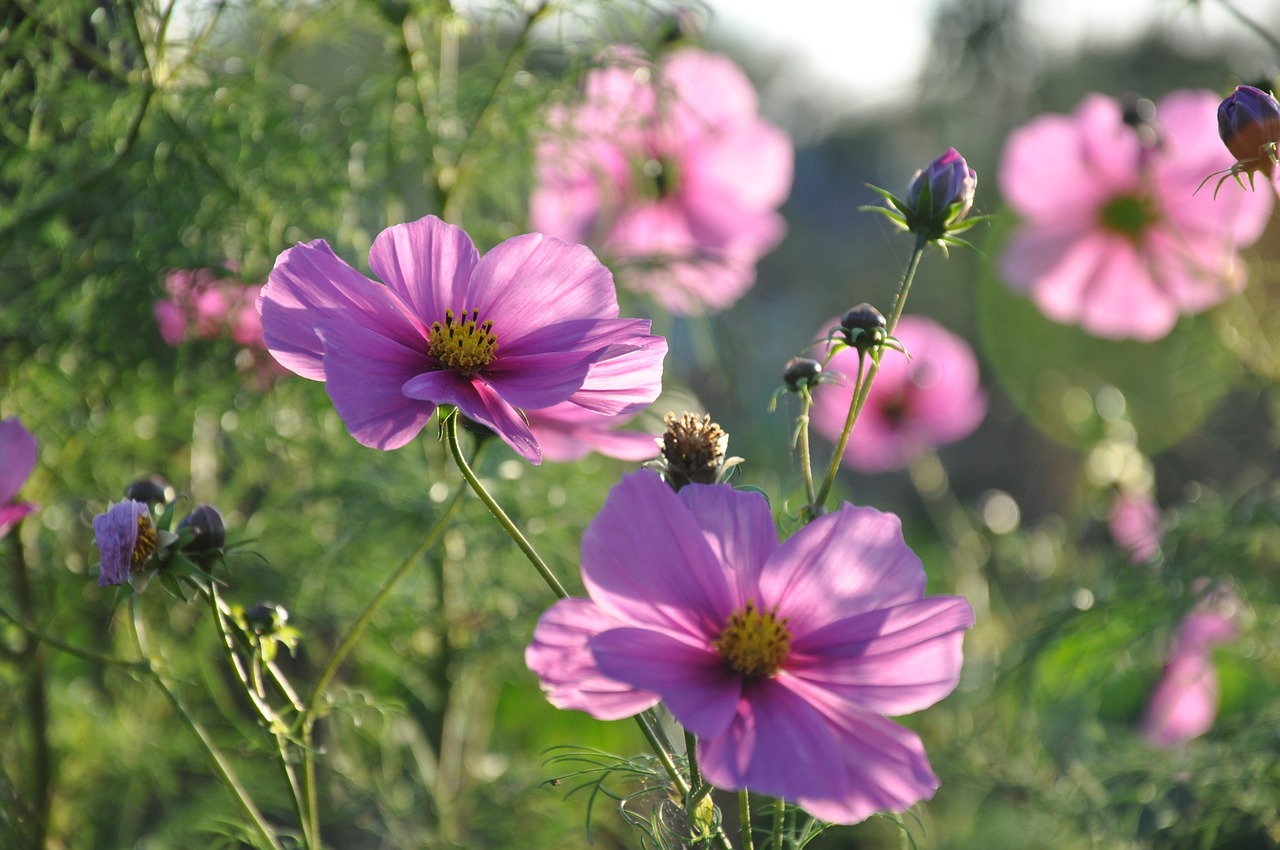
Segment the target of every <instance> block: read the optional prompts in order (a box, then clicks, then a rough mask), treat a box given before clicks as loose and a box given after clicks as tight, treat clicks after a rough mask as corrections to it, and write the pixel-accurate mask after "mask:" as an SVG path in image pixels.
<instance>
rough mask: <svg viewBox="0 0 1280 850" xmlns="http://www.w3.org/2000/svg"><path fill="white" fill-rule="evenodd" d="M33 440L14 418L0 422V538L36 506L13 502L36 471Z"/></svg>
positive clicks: (34, 441) (34, 443)
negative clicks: (33, 471)
mask: <svg viewBox="0 0 1280 850" xmlns="http://www.w3.org/2000/svg"><path fill="white" fill-rule="evenodd" d="M36 451H37V447H36V438H35V437H33V436H32V435H31V432H29V431H28V430H27V429H26V428H23V427H22V423H21V422H19V421H18V420H17V419H16V418H14V419H4V420H0V537H4V536H6V535H7V534H8V533H9V532H10V531H11V530H12V529H13V527H14V526H15V525H17V524H18V523H19V522H20V521H21V520H22V518H23V517H25V516H26V515H27V514H29V513H31V512H33V511H34V510H35V509H36V506H35V505H33V504H32V503H30V502H19V501H17V496H18V491H19V490H21V489H22V485H23V484H25V483H26V481H27V479H28V478H30V477H31V470H33V469H35V468H36Z"/></svg>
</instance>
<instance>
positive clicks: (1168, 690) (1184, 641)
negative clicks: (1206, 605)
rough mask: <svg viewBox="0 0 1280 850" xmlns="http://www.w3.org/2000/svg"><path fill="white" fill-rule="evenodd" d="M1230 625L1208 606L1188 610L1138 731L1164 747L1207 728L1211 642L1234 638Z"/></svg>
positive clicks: (1214, 690)
mask: <svg viewBox="0 0 1280 850" xmlns="http://www.w3.org/2000/svg"><path fill="white" fill-rule="evenodd" d="M1235 637H1236V627H1235V624H1234V623H1232V622H1231V620H1230V619H1228V618H1227V617H1225V616H1223V615H1221V614H1217V613H1213V612H1210V611H1193V612H1192V613H1190V614H1188V615H1187V617H1186V619H1184V620H1183V621H1182V625H1181V626H1180V627H1179V629H1178V636H1177V638H1176V640H1175V641H1174V646H1173V653H1172V656H1171V657H1170V659H1169V663H1168V664H1167V665H1166V666H1165V668H1164V676H1163V677H1162V678H1161V679H1160V683H1159V684H1158V685H1156V689H1155V691H1154V692H1153V693H1152V695H1151V701H1150V703H1148V705H1147V713H1146V716H1145V718H1144V719H1143V722H1142V735H1143V737H1144V738H1146V739H1147V740H1148V741H1150V742H1151V743H1153V744H1156V745H1157V746H1162V747H1170V746H1174V745H1176V744H1180V743H1183V742H1184V741H1190V740H1191V739H1192V738H1197V737H1199V736H1201V735H1203V734H1204V733H1205V732H1208V731H1209V729H1210V727H1212V726H1213V721H1214V718H1215V717H1216V716H1217V713H1218V673H1217V671H1216V670H1215V669H1214V666H1213V647H1214V646H1215V645H1217V644H1220V643H1226V642H1228V641H1231V640H1234V639H1235Z"/></svg>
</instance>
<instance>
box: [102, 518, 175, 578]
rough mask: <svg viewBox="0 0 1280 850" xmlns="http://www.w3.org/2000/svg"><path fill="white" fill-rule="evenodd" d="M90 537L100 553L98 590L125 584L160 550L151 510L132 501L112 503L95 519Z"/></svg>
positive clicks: (157, 532)
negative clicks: (96, 544) (91, 536)
mask: <svg viewBox="0 0 1280 850" xmlns="http://www.w3.org/2000/svg"><path fill="white" fill-rule="evenodd" d="M93 536H94V538H95V539H96V540H97V543H98V551H99V552H101V553H102V560H101V563H100V564H99V567H98V584H99V585H100V586H102V587H106V586H108V585H116V584H123V583H124V582H126V581H129V580H130V578H131V577H132V574H133V573H135V572H140V571H142V570H143V569H144V568H145V565H146V563H147V561H148V560H149V559H150V558H151V556H152V555H154V554H155V553H156V550H157V549H158V548H159V547H160V532H159V531H158V530H157V529H156V527H155V524H154V523H153V522H152V521H151V509H150V508H148V507H147V506H146V505H145V504H143V503H142V502H135V501H133V500H132V499H126V500H125V501H123V502H116V503H112V504H110V505H108V506H107V510H106V513H101V514H98V515H97V516H95V517H94V518H93Z"/></svg>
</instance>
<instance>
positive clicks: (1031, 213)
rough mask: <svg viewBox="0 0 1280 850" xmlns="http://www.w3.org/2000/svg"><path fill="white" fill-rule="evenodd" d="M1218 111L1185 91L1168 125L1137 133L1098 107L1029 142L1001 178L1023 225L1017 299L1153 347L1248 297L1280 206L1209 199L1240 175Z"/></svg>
mask: <svg viewBox="0 0 1280 850" xmlns="http://www.w3.org/2000/svg"><path fill="white" fill-rule="evenodd" d="M1218 100H1219V99H1218V96H1217V95H1215V94H1213V93H1212V92H1209V91H1177V92H1173V93H1171V94H1169V95H1167V96H1166V97H1165V98H1164V99H1163V100H1161V101H1160V103H1159V104H1158V106H1157V107H1156V119H1155V124H1154V126H1150V125H1141V126H1139V127H1135V126H1133V125H1131V124H1126V123H1125V120H1124V110H1123V107H1122V106H1121V104H1120V102H1119V101H1117V100H1115V99H1113V98H1109V97H1104V96H1103V95H1099V94H1094V95H1089V96H1088V97H1086V98H1085V99H1084V101H1083V102H1082V103H1081V104H1080V106H1079V107H1078V108H1077V109H1076V111H1075V113H1074V114H1072V115H1042V116H1040V117H1039V118H1036V119H1035V120H1033V121H1032V122H1031V123H1029V124H1027V125H1025V126H1023V127H1022V128H1020V129H1018V130H1015V131H1014V132H1013V133H1012V134H1011V135H1010V136H1009V139H1008V141H1007V142H1006V144H1005V148H1004V153H1003V155H1002V156H1001V162H1000V175H999V180H1000V189H1001V191H1002V192H1003V193H1004V196H1005V199H1006V200H1007V201H1008V203H1009V206H1010V207H1011V208H1012V209H1013V211H1014V212H1016V213H1017V214H1018V215H1019V216H1021V217H1022V220H1023V223H1022V226H1021V227H1020V228H1019V229H1018V230H1017V231H1015V233H1014V234H1013V236H1012V238H1011V239H1010V241H1009V244H1008V246H1007V247H1006V248H1005V251H1004V254H1003V255H1002V256H1001V258H1000V270H1001V273H1002V274H1003V276H1004V279H1005V281H1006V282H1007V283H1008V284H1009V286H1011V287H1012V288H1014V289H1016V290H1018V291H1020V292H1024V293H1026V294H1027V295H1029V296H1030V297H1031V299H1032V300H1033V301H1034V302H1035V304H1036V306H1037V307H1039V308H1040V310H1041V311H1043V312H1044V314H1045V315H1046V316H1048V317H1049V318H1050V319H1053V320H1054V321H1056V322H1062V323H1074V324H1079V325H1080V326H1081V327H1082V328H1083V329H1084V330H1085V331H1087V332H1089V333H1090V334H1093V335H1095V336H1101V337H1109V338H1113V339H1137V340H1144V341H1145V340H1154V339H1159V338H1161V337H1163V336H1165V335H1166V334H1168V333H1169V331H1170V330H1171V329H1172V328H1173V326H1174V324H1175V323H1176V322H1177V320H1178V316H1179V315H1180V314H1182V313H1188V314H1192V313H1199V312H1201V311H1203V310H1206V309H1208V308H1209V307H1212V306H1213V305H1215V304H1217V303H1219V302H1221V301H1222V300H1223V299H1224V298H1226V297H1227V296H1228V295H1230V294H1231V293H1233V292H1236V291H1238V290H1239V289H1241V288H1242V287H1243V286H1244V284H1245V276H1246V273H1245V267H1244V264H1243V263H1242V262H1241V260H1240V257H1239V256H1238V254H1237V249H1238V248H1242V247H1247V246H1248V245H1251V244H1253V242H1254V241H1255V240H1257V238H1258V237H1259V236H1260V235H1261V233H1262V231H1263V228H1264V227H1265V226H1266V223H1267V220H1268V215H1269V214H1270V212H1271V204H1272V198H1271V193H1269V192H1256V193H1255V192H1249V191H1247V190H1245V189H1243V188H1241V187H1240V186H1237V185H1234V183H1233V182H1232V181H1228V184H1227V185H1224V186H1223V187H1222V190H1221V191H1220V192H1218V194H1217V198H1216V199H1215V198H1214V193H1213V192H1208V191H1204V192H1197V191H1196V190H1197V188H1198V187H1199V185H1200V183H1201V182H1202V181H1203V180H1204V179H1205V177H1206V176H1208V175H1210V174H1212V173H1213V172H1215V171H1221V170H1223V169H1227V168H1230V167H1231V165H1232V163H1233V162H1234V159H1233V158H1232V156H1231V154H1230V153H1228V152H1227V151H1226V150H1225V149H1224V148H1223V146H1222V143H1221V141H1219V139H1218V136H1217V133H1216V132H1215V130H1216V126H1217V123H1216V112H1217V106H1218Z"/></svg>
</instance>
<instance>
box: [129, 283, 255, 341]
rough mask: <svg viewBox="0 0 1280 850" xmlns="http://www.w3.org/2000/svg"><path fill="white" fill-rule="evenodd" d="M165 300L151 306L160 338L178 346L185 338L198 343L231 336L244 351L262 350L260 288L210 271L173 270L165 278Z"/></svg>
mask: <svg viewBox="0 0 1280 850" xmlns="http://www.w3.org/2000/svg"><path fill="white" fill-rule="evenodd" d="M164 288H165V290H166V291H167V292H168V293H169V297H168V298H164V299H161V300H160V301H157V302H156V303H155V304H154V305H152V308H151V312H152V315H154V316H155V319H156V324H157V325H158V326H159V328H160V335H161V336H162V337H163V338H164V341H165V342H167V343H168V344H169V345H174V346H176V345H179V344H180V343H182V341H183V340H185V339H186V338H187V337H188V334H190V335H192V336H194V337H196V338H198V339H218V338H220V337H222V336H224V335H228V334H229V335H230V337H231V338H232V339H233V340H235V342H237V343H238V344H240V345H243V346H245V347H246V348H259V349H261V348H263V347H264V346H263V342H262V323H261V321H260V319H259V317H258V310H257V300H258V295H259V293H260V292H261V290H262V287H261V286H246V285H245V284H243V283H241V282H240V281H237V280H230V279H223V278H218V277H216V276H215V275H214V272H213V271H212V270H210V269H194V270H193V269H176V270H174V271H171V272H169V273H168V274H167V275H165V280H164Z"/></svg>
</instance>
